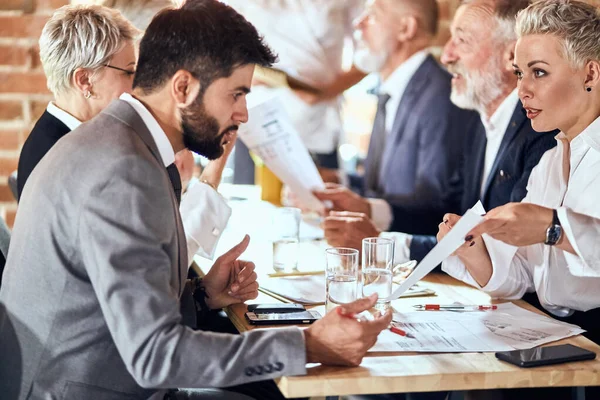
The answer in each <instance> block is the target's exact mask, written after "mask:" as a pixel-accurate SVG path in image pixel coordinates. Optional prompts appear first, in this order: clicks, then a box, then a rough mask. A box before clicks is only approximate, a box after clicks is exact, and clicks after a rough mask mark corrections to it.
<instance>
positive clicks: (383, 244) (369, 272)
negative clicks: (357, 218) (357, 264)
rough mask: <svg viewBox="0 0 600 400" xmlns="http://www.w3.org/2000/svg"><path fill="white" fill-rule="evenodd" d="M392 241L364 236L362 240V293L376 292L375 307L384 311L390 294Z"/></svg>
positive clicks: (387, 305) (387, 306)
mask: <svg viewBox="0 0 600 400" xmlns="http://www.w3.org/2000/svg"><path fill="white" fill-rule="evenodd" d="M393 264H394V241H393V240H391V239H386V238H379V237H375V238H366V239H363V241H362V294H363V296H365V297H366V296H370V295H372V294H373V293H377V295H378V296H379V297H378V300H377V304H376V305H375V308H376V309H377V310H379V311H382V312H385V311H386V310H387V309H388V308H389V306H390V300H389V297H390V295H391V294H392V278H393V273H392V267H393Z"/></svg>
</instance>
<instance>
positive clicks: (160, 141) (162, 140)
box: [119, 93, 175, 167]
mask: <svg viewBox="0 0 600 400" xmlns="http://www.w3.org/2000/svg"><path fill="white" fill-rule="evenodd" d="M119 98H120V99H121V100H123V101H126V102H127V103H129V104H130V105H131V106H132V107H133V109H134V110H135V111H137V113H138V114H139V115H140V117H141V118H142V121H144V124H146V127H147V128H148V130H149V131H150V134H151V135H152V138H153V139H154V142H155V143H156V147H158V152H159V153H160V157H161V158H162V162H163V164H165V167H168V166H169V165H171V164H173V162H175V152H174V151H173V146H171V142H169V138H167V134H166V133H165V131H163V129H162V128H161V127H160V125H159V124H158V122H157V121H156V119H155V118H154V117H153V116H152V114H151V113H150V111H148V109H147V108H146V106H144V105H143V104H142V103H141V102H140V101H139V100H138V99H136V98H135V97H133V96H132V95H130V94H129V93H123V94H122V95H121V97H119Z"/></svg>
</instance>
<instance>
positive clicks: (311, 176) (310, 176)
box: [238, 97, 324, 211]
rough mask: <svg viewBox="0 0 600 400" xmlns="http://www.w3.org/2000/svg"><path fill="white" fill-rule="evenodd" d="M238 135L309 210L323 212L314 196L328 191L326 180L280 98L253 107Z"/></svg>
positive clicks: (321, 206)
mask: <svg viewBox="0 0 600 400" xmlns="http://www.w3.org/2000/svg"><path fill="white" fill-rule="evenodd" d="M238 136H239V138H240V139H241V140H242V141H243V142H244V144H245V145H246V146H248V148H249V149H250V151H252V152H253V153H255V154H256V155H257V156H259V157H260V158H261V159H262V161H263V162H264V163H265V165H266V166H267V167H268V168H269V169H270V170H271V171H272V172H273V173H274V174H275V175H277V177H278V178H279V179H281V181H282V182H284V183H285V184H286V185H288V186H289V187H290V189H291V190H292V192H294V193H295V194H296V195H297V196H298V198H299V200H300V202H301V203H302V204H303V205H304V206H305V207H306V208H309V209H312V210H315V211H320V210H322V209H323V204H322V203H321V202H320V201H319V200H318V199H317V198H316V197H315V196H313V194H312V191H313V190H317V189H323V188H324V184H323V180H322V179H321V176H320V175H319V171H318V170H317V167H316V166H315V163H314V162H313V160H312V158H311V157H310V154H309V153H308V149H307V148H306V146H305V145H304V143H302V140H301V139H300V135H298V132H297V131H296V129H295V128H294V126H293V125H292V123H291V121H290V119H289V117H288V115H287V114H286V112H285V110H284V109H283V107H282V106H281V103H280V102H279V101H278V98H277V97H271V98H268V99H266V100H264V101H262V102H261V103H259V104H257V105H255V106H253V107H250V108H249V109H248V122H247V123H246V124H243V125H242V126H240V129H239V131H238Z"/></svg>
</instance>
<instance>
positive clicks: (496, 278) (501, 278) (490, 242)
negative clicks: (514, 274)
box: [477, 234, 519, 293]
mask: <svg viewBox="0 0 600 400" xmlns="http://www.w3.org/2000/svg"><path fill="white" fill-rule="evenodd" d="M482 238H483V241H484V242H485V246H486V248H487V251H488V254H489V256H490V260H491V261H492V276H491V277H490V280H489V281H488V283H487V285H485V286H483V287H480V286H479V285H477V287H479V288H481V290H483V291H484V292H486V293H493V292H497V291H499V290H500V288H501V287H502V286H504V285H505V283H506V282H507V281H508V279H509V278H510V272H511V268H512V265H511V264H512V263H513V259H514V258H515V254H516V253H517V250H518V249H519V248H518V247H516V246H511V245H510V244H506V243H504V242H501V241H500V240H496V239H494V238H492V237H490V236H489V235H486V234H483V235H482Z"/></svg>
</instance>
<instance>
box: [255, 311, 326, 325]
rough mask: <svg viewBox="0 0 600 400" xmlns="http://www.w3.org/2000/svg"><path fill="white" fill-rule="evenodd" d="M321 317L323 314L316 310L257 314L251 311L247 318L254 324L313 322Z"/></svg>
mask: <svg viewBox="0 0 600 400" xmlns="http://www.w3.org/2000/svg"><path fill="white" fill-rule="evenodd" d="M320 318H321V314H319V312H318V311H315V310H305V311H301V312H293V313H277V314H276V313H269V314H256V313H254V312H250V311H249V312H247V313H246V319H247V320H248V322H250V324H252V325H283V324H312V323H313V322H315V321H316V320H318V319H320Z"/></svg>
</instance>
